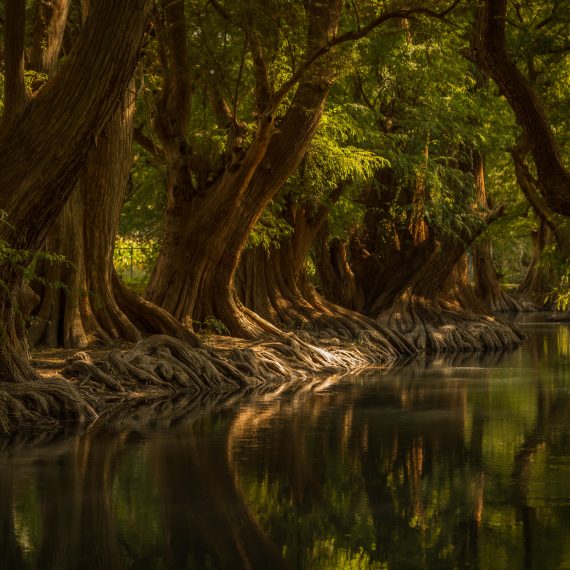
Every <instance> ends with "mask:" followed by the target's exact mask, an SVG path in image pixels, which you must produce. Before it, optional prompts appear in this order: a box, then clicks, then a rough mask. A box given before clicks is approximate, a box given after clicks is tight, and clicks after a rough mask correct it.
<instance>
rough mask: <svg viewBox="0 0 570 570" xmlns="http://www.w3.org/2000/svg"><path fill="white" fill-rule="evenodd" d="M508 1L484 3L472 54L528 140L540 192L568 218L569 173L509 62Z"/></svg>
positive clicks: (533, 98) (540, 111) (534, 100)
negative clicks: (506, 33)
mask: <svg viewBox="0 0 570 570" xmlns="http://www.w3.org/2000/svg"><path fill="white" fill-rule="evenodd" d="M506 10H507V0H486V2H485V7H484V9H483V10H482V11H481V18H482V26H481V34H480V37H479V39H478V45H477V48H476V50H475V54H474V56H475V59H476V60H477V63H478V64H479V65H480V66H481V67H482V68H483V69H484V70H485V71H486V72H487V73H488V74H489V76H490V77H492V78H493V80H494V81H495V82H496V83H497V85H498V86H499V89H500V90H501V93H502V94H503V95H504V96H505V98H506V99H507V101H508V102H509V105H510V106H511V108H512V110H513V112H514V113H515V115H516V117H517V121H518V122H519V123H520V124H521V126H522V127H523V129H524V132H525V134H526V137H527V139H528V143H529V145H530V149H531V152H532V156H533V158H534V162H535V165H536V170H537V174H538V185H539V188H540V191H541V193H542V195H543V197H544V199H545V200H546V202H547V203H548V205H549V207H550V208H552V210H554V211H555V212H558V213H559V214H563V215H567V216H568V215H570V192H569V189H570V172H568V170H567V169H566V168H565V167H564V163H563V161H562V157H561V154H560V150H559V148H558V143H557V141H556V139H555V137H554V133H553V132H552V129H551V127H550V124H549V122H548V119H547V117H546V114H545V112H544V108H543V106H542V103H541V101H540V100H539V98H538V96H537V94H536V93H535V91H534V89H533V88H532V86H531V84H530V83H529V82H528V81H527V79H526V78H525V77H524V76H523V74H522V73H521V72H520V71H519V70H518V68H517V67H516V65H515V64H514V63H513V61H512V59H511V58H510V56H509V54H508V51H507V46H506V39H505V26H506Z"/></svg>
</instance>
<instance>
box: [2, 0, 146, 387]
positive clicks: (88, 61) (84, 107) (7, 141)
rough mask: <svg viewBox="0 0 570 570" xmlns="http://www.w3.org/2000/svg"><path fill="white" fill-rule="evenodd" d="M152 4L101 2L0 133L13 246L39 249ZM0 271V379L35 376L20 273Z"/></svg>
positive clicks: (7, 229)
mask: <svg viewBox="0 0 570 570" xmlns="http://www.w3.org/2000/svg"><path fill="white" fill-rule="evenodd" d="M151 4H152V3H151V2H150V0H144V1H143V2H141V1H140V0H136V1H135V0H126V1H125V2H121V3H120V4H119V3H116V2H114V1H112V0H100V1H99V2H98V3H97V5H96V7H95V8H94V10H93V13H92V16H91V18H89V20H88V22H87V24H86V27H85V30H84V31H83V32H82V33H81V35H80V37H79V39H78V41H77V44H76V47H75V49H74V51H73V52H72V53H71V54H70V56H69V58H68V60H67V62H66V64H65V65H64V66H62V68H61V70H60V72H59V73H58V74H57V76H56V77H55V78H54V79H53V80H50V81H49V82H48V83H47V84H46V85H45V86H44V87H43V88H42V89H41V90H40V92H39V93H38V94H37V95H36V96H35V97H34V98H33V99H32V100H31V101H30V102H29V103H28V104H27V105H26V108H25V113H23V114H22V115H20V116H19V117H18V119H17V120H16V121H15V122H13V123H9V124H8V123H5V124H4V125H3V127H2V129H1V130H0V149H1V150H2V152H1V153H0V180H2V186H3V187H4V188H9V189H10V191H9V192H3V193H2V194H1V196H0V209H1V210H4V211H5V212H7V216H8V221H9V225H8V224H4V225H3V226H2V229H1V234H2V235H1V236H0V237H1V238H2V239H4V240H6V241H7V242H8V244H10V246H11V247H14V248H17V249H23V250H36V249H38V248H39V247H40V246H41V243H42V242H43V240H44V238H45V236H46V232H47V230H48V228H49V227H50V225H51V224H52V223H53V221H54V220H55V218H56V217H57V215H58V214H59V212H60V211H61V210H62V208H63V205H64V203H65V201H66V200H67V199H68V197H69V195H70V194H71V191H72V189H73V187H74V186H75V183H76V181H77V178H78V173H79V170H80V169H81V167H82V165H83V163H84V162H85V160H86V156H87V153H88V151H89V150H90V148H91V147H92V145H93V143H94V135H95V133H97V132H99V130H100V129H101V126H102V125H104V124H105V123H106V122H107V121H108V120H109V118H110V117H111V115H112V114H113V112H114V111H115V109H116V107H117V105H118V101H119V100H120V96H121V94H122V93H124V91H125V89H126V87H127V84H128V81H129V80H130V77H131V76H132V73H133V70H134V67H135V64H136V60H137V56H138V51H139V46H140V44H141V42H142V38H143V34H144V29H145V27H146V22H147V18H148V15H149V11H150V8H151ZM86 70H89V72H88V73H87V72H86ZM1 274H2V279H3V283H4V285H5V286H4V287H3V288H2V291H1V293H0V309H1V312H2V315H3V321H4V322H3V329H2V334H1V349H0V378H2V380H7V381H10V382H18V381H23V380H26V379H28V380H32V379H36V378H37V374H36V373H35V371H34V370H33V369H32V368H31V367H30V366H29V364H28V363H27V362H26V359H25V350H24V347H23V346H22V343H21V340H20V337H19V335H18V330H17V328H18V327H17V323H18V311H17V308H16V304H15V303H16V302H15V298H14V294H13V291H16V290H18V289H19V284H20V282H21V278H22V273H21V270H20V269H19V268H17V267H16V265H15V264H11V263H10V262H9V261H6V262H4V263H3V264H2V268H1Z"/></svg>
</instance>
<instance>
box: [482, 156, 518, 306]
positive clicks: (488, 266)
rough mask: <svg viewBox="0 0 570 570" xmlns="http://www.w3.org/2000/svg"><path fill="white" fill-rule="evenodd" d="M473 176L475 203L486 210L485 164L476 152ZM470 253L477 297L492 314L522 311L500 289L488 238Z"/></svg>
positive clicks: (484, 238) (513, 300) (483, 239)
mask: <svg viewBox="0 0 570 570" xmlns="http://www.w3.org/2000/svg"><path fill="white" fill-rule="evenodd" d="M473 174H474V178H475V186H476V189H477V202H478V204H479V205H480V206H481V207H482V208H484V209H486V210H488V209H489V201H488V199H487V192H486V188H485V162H484V159H483V157H482V156H481V154H480V153H479V151H477V150H475V151H474V152H473ZM472 252H473V268H474V273H475V292H476V294H477V296H478V297H479V298H480V299H481V300H482V301H483V302H484V303H485V304H486V305H487V306H488V307H489V308H490V309H491V310H492V311H494V312H499V313H516V312H519V311H522V306H521V305H520V304H519V303H517V301H515V299H513V298H512V297H511V296H510V295H507V294H506V293H505V291H504V290H503V288H502V287H501V282H500V280H499V275H498V273H497V271H496V269H495V266H494V265H493V256H492V250H491V240H490V238H487V237H482V238H480V239H479V240H477V241H475V242H474V243H473V246H472Z"/></svg>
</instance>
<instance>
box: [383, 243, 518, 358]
mask: <svg viewBox="0 0 570 570" xmlns="http://www.w3.org/2000/svg"><path fill="white" fill-rule="evenodd" d="M401 289H402V291H403V292H402V293H401V294H400V296H399V297H398V298H397V299H396V300H395V302H393V303H392V305H391V306H390V307H389V308H388V309H385V310H383V311H381V312H380V314H379V315H378V316H377V319H378V321H379V322H380V323H382V324H384V325H385V326H389V327H394V328H395V329H396V330H397V331H398V332H400V333H401V334H403V335H404V336H406V337H407V338H409V339H410V340H412V341H413V342H414V344H416V346H418V347H419V348H420V349H421V350H425V351H427V352H431V353H437V352H442V351H455V350H474V351H477V350H479V351H480V350H504V349H508V348H513V347H515V346H517V345H518V344H520V342H521V340H522V338H523V337H522V335H521V334H520V333H519V332H518V331H517V330H516V329H515V328H513V326H512V325H510V324H509V323H507V322H503V321H501V320H499V319H497V318H493V317H491V316H488V315H487V314H486V313H487V310H486V307H485V306H484V305H483V304H482V303H481V301H479V300H478V299H477V297H476V296H475V294H474V292H473V291H472V290H471V288H470V285H469V283H468V280H467V255H466V254H465V246H464V245H463V244H461V243H458V244H453V245H447V246H445V245H441V244H438V245H437V246H436V247H435V249H434V250H433V252H432V253H431V254H430V255H427V256H426V257H425V258H424V262H423V264H422V267H421V269H420V270H419V271H417V272H416V273H415V275H414V277H413V279H412V280H411V281H410V282H409V283H407V284H406V283H402V284H401Z"/></svg>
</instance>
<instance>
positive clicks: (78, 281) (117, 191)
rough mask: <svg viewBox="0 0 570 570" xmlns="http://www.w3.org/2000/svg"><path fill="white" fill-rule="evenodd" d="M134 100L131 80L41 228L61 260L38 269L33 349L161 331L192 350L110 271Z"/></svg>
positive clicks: (183, 334) (167, 319) (175, 326)
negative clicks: (51, 219)
mask: <svg viewBox="0 0 570 570" xmlns="http://www.w3.org/2000/svg"><path fill="white" fill-rule="evenodd" d="M135 99H136V92H135V86H134V82H131V84H130V86H129V88H128V89H127V91H126V92H125V95H124V96H123V98H122V103H121V105H120V107H119V109H117V111H116V112H115V114H114V115H113V117H112V118H111V120H110V121H109V122H108V123H107V126H106V127H105V129H104V130H103V132H102V133H101V134H100V135H99V137H98V140H97V146H96V147H95V148H94V149H93V150H92V151H91V153H90V154H89V157H88V159H87V162H86V164H85V167H84V169H83V172H82V173H81V177H80V180H79V182H78V185H77V188H76V189H75V191H74V192H73V194H72V196H71V198H70V199H69V201H68V202H67V203H66V205H65V206H64V209H63V211H62V213H61V214H60V215H59V217H58V218H57V220H56V223H55V224H54V226H53V227H52V228H51V229H50V231H49V234H48V237H47V241H46V250H47V251H48V252H53V253H58V254H61V255H64V256H65V258H66V261H64V262H50V261H46V262H45V263H44V267H43V268H40V274H41V275H42V277H43V281H42V283H43V287H42V290H41V291H39V292H40V293H41V295H42V303H41V306H40V307H39V310H38V312H37V314H36V315H35V316H34V319H33V325H32V326H31V328H30V332H29V337H30V341H31V342H32V344H33V345H44V346H50V347H56V346H64V347H66V348H71V347H74V348H82V347H85V346H87V345H88V344H89V343H91V342H93V341H96V340H97V341H101V342H104V343H105V344H111V343H113V342H115V341H129V342H136V341H138V340H140V339H141V338H142V337H143V335H144V334H145V333H150V334H156V333H169V334H173V335H174V336H178V337H179V338H184V339H185V340H187V341H188V342H190V344H191V345H193V346H198V345H199V341H198V340H197V339H196V338H195V337H194V335H192V334H191V333H190V332H189V331H186V330H185V329H184V327H182V325H181V324H180V323H178V322H177V321H176V320H175V319H174V318H173V317H172V316H171V315H169V314H168V313H167V312H166V311H164V310H163V309H160V308H159V307H156V306H154V305H152V304H151V303H149V302H148V301H145V300H144V299H142V298H140V297H139V296H138V295H136V294H134V293H132V292H130V291H129V290H128V289H127V288H126V286H125V285H123V284H122V283H121V282H120V280H119V279H118V277H117V276H116V274H115V270H114V267H113V251H114V241H115V236H116V234H117V231H118V227H119V218H120V213H121V207H122V204H123V199H124V196H125V193H126V190H127V185H128V179H129V172H130V168H131V162H132V139H133V117H134V110H135ZM41 269H43V271H41ZM135 323H136V324H135Z"/></svg>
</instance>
